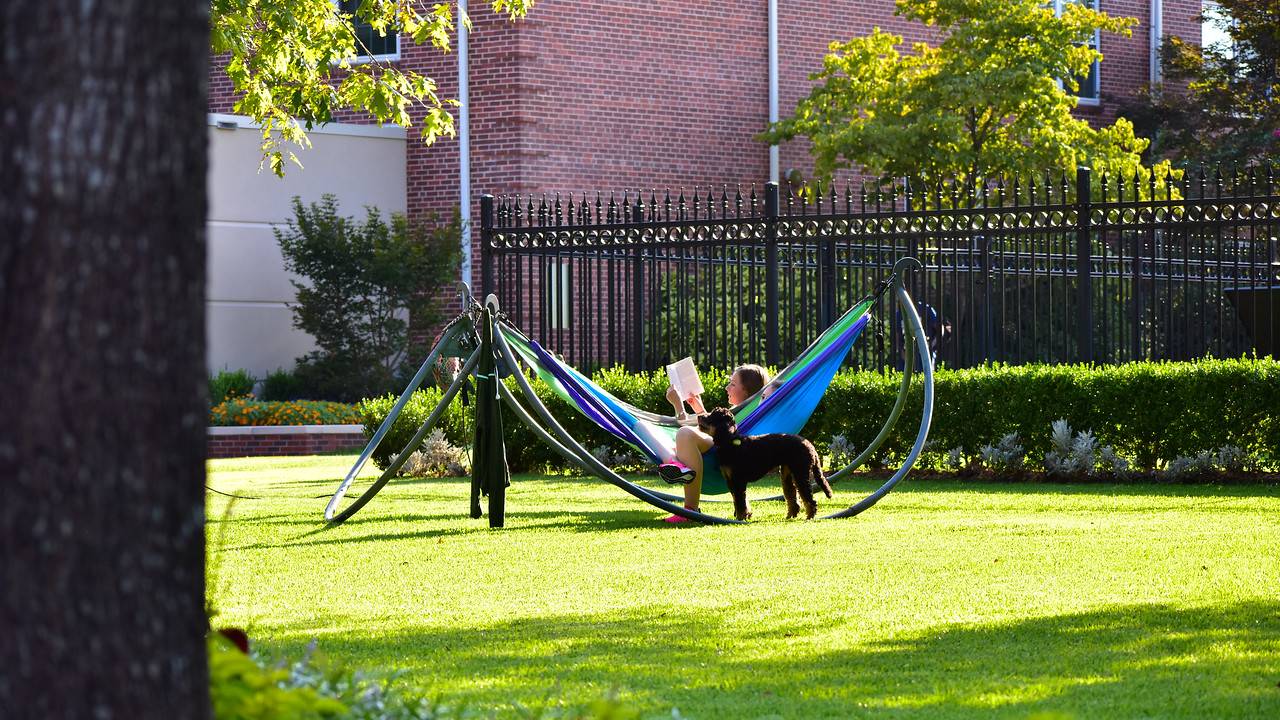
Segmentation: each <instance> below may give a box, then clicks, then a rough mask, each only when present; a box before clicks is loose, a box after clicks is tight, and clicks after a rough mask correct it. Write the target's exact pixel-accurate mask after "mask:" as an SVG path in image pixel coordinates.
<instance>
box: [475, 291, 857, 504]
mask: <svg viewBox="0 0 1280 720" xmlns="http://www.w3.org/2000/svg"><path fill="white" fill-rule="evenodd" d="M879 296H880V295H879V293H877V294H876V295H873V296H868V297H866V298H864V299H863V300H861V301H860V302H858V304H856V305H854V306H853V307H852V308H850V309H849V310H848V311H846V312H845V313H844V315H841V316H840V317H839V318H838V319H837V320H836V321H835V322H834V323H832V324H831V326H830V327H829V328H827V329H826V330H825V331H824V332H823V333H822V334H821V335H819V336H818V338H817V339H816V340H814V341H813V343H812V344H810V345H809V347H808V348H806V349H805V351H804V352H802V353H801V354H800V356H799V357H797V358H796V359H795V360H794V361H792V363H791V364H790V365H788V366H787V367H786V368H784V369H783V370H782V371H781V372H779V373H778V376H777V378H776V379H775V380H773V381H772V382H771V383H770V384H769V385H768V386H766V388H767V389H770V390H771V392H770V393H769V394H768V395H767V396H765V391H764V389H762V390H761V391H760V392H757V393H756V394H755V395H753V396H752V397H750V398H749V399H747V400H746V401H745V402H743V403H742V404H741V405H739V406H738V407H736V408H733V413H734V417H735V419H736V420H737V422H738V429H739V431H740V432H742V433H743V434H747V435H763V434H767V433H798V432H800V430H801V429H803V428H804V426H805V423H807V422H808V421H809V417H810V416H812V415H813V412H814V410H816V409H817V407H818V403H819V402H820V401H821V400H822V396H823V395H824V394H825V393H826V390H827V387H828V386H829V385H830V384H831V380H832V378H834V377H835V374H836V371H838V370H839V369H840V365H841V364H842V362H843V360H844V357H845V356H846V355H847V354H848V353H849V351H850V349H851V348H852V347H853V344H854V342H856V341H857V339H858V336H859V335H860V334H861V333H862V331H863V329H865V328H866V326H867V323H868V321H869V320H870V317H871V309H872V308H873V307H874V306H875V303H876V300H877V299H878V298H879ZM499 331H500V332H501V333H502V334H503V337H504V338H505V339H506V341H507V343H508V344H509V345H510V346H511V348H512V349H513V350H514V351H515V352H516V354H517V355H518V356H519V357H520V358H521V359H522V360H523V361H524V362H525V363H526V364H527V365H529V367H531V368H533V369H534V371H535V372H536V373H537V374H538V377H539V378H540V379H541V380H542V381H543V382H545V383H546V384H547V385H548V386H550V387H551V388H552V390H553V391H554V392H555V393H556V394H557V395H559V396H560V397H561V398H562V399H564V401H565V402H567V403H569V404H570V405H571V406H572V407H574V408H575V409H576V410H578V412H580V413H582V414H583V415H585V416H586V417H587V418H589V419H590V420H592V421H593V422H595V423H596V424H597V425H599V426H600V427H601V428H603V429H604V430H605V431H606V432H608V433H609V434H611V435H613V436H614V437H616V438H618V439H619V440H622V441H623V442H625V443H627V444H628V445H630V446H632V447H634V448H635V449H636V450H639V451H640V452H641V453H643V454H644V456H645V457H646V459H648V461H649V462H650V463H652V464H654V465H657V464H659V463H662V462H667V461H668V460H671V459H673V458H674V457H675V436H676V431H677V430H678V429H679V427H680V424H679V422H678V421H677V420H676V418H674V417H670V416H664V415H657V414H654V413H649V412H645V411H643V410H640V409H639V408H636V407H635V406H633V405H630V404H628V403H626V402H623V401H622V400H619V399H618V398H617V397H614V396H613V395H611V394H610V393H609V392H608V391H606V390H605V389H604V388H602V387H600V386H599V385H598V384H596V383H595V382H593V381H592V380H591V379H590V378H588V377H586V376H585V375H583V374H582V373H580V372H578V371H577V370H575V369H574V368H573V367H571V366H569V365H567V364H566V363H564V362H561V361H560V360H559V359H557V358H556V357H555V356H553V355H552V354H551V353H549V352H547V351H546V349H545V348H543V347H542V346H541V345H539V344H538V343H537V341H535V340H531V339H529V338H527V337H526V336H524V335H523V334H522V333H521V332H520V331H519V330H517V329H515V328H513V327H511V326H509V325H507V324H505V323H502V324H499ZM702 492H703V494H707V495H717V494H721V493H725V492H728V486H727V485H726V483H725V481H724V477H723V475H721V473H720V466H719V463H718V462H717V461H716V457H715V450H714V449H713V450H711V451H708V452H706V453H704V454H703V470H702Z"/></svg>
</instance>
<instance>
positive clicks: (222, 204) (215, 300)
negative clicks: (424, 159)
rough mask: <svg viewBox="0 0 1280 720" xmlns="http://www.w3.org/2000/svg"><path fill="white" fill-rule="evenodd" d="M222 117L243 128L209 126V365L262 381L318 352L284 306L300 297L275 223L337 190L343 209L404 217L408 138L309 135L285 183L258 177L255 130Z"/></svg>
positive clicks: (342, 131) (389, 132) (390, 131)
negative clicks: (295, 203)
mask: <svg viewBox="0 0 1280 720" xmlns="http://www.w3.org/2000/svg"><path fill="white" fill-rule="evenodd" d="M215 118H216V119H218V120H220V121H229V122H231V123H233V124H239V125H241V126H242V127H239V128H238V129H234V130H227V129H222V128H219V127H215V126H213V125H212V124H211V125H210V127H209V185H208V187H209V222H208V224H207V229H208V289H207V291H206V292H207V320H208V338H207V339H208V366H209V369H210V370H211V371H214V372H216V371H218V370H222V369H224V368H229V369H232V370H234V369H237V368H245V369H247V370H249V371H250V372H252V373H254V374H255V375H258V376H262V375H263V374H265V373H267V372H270V371H272V370H275V369H276V368H278V367H280V368H285V369H289V368H292V367H293V362H294V360H295V359H296V358H297V357H299V356H300V355H304V354H306V353H307V352H308V351H310V350H312V349H313V348H314V347H315V343H314V341H313V340H312V338H311V337H310V336H309V335H307V334H305V333H302V332H300V331H298V330H295V329H294V328H293V322H292V316H291V314H290V311H289V309H288V308H287V307H286V306H285V303H286V302H292V300H293V298H294V290H293V286H292V285H291V284H290V283H289V277H290V276H289V274H288V273H286V272H285V270H284V262H283V260H282V259H281V256H280V249H279V247H278V245H277V244H276V240H275V236H274V234H273V233H272V226H273V225H275V224H283V223H285V222H287V221H288V220H289V219H290V218H291V217H292V215H293V212H292V198H293V197H294V196H295V195H297V196H299V197H301V198H302V200H303V201H304V202H312V201H316V200H319V199H320V196H321V195H323V194H325V193H332V194H334V195H337V196H338V203H339V210H340V212H342V213H343V214H346V215H354V216H357V217H359V216H360V215H361V214H362V213H363V207H364V206H365V205H373V206H375V207H377V208H379V209H380V210H382V211H383V213H384V215H385V214H386V213H390V212H404V211H405V208H406V192H405V139H404V137H403V131H398V130H396V129H394V128H387V129H379V128H368V127H353V126H331V127H330V128H329V129H328V130H326V131H319V132H313V133H311V142H312V148H311V149H310V150H305V151H300V152H299V158H300V159H301V160H302V163H303V164H304V165H305V168H298V167H297V166H293V165H290V166H289V168H288V172H287V174H286V176H285V177H284V178H283V179H281V178H277V177H276V176H275V175H273V174H271V172H270V171H264V172H258V159H259V150H258V145H259V143H260V141H261V136H260V135H259V131H258V130H257V129H256V128H252V127H247V126H246V125H247V124H248V123H247V121H246V120H244V119H243V118H230V117H229V116H215ZM213 119H214V118H211V120H213ZM365 134H373V135H374V136H373V137H367V136H365Z"/></svg>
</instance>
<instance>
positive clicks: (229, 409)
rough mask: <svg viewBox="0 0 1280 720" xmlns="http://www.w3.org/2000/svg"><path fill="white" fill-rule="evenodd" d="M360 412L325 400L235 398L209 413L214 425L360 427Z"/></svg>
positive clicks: (342, 404) (343, 404)
mask: <svg viewBox="0 0 1280 720" xmlns="http://www.w3.org/2000/svg"><path fill="white" fill-rule="evenodd" d="M360 421H361V417H360V414H359V413H358V412H357V411H356V409H355V408H354V407H353V406H351V405H348V404H346V403H336V402H324V401H321V400H294V401H292V402H274V401H267V400H253V399H235V400H228V401H226V402H224V403H221V404H219V405H215V406H214V407H213V408H212V409H211V410H209V424H210V425H219V426H226V425H358V424H359V423H360Z"/></svg>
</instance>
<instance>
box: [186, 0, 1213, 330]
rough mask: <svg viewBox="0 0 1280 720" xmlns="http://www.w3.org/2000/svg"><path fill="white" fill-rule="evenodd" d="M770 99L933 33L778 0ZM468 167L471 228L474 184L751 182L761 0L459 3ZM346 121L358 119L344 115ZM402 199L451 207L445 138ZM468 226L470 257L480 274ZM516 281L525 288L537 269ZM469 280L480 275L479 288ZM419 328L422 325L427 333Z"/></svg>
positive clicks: (1143, 55)
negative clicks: (840, 51)
mask: <svg viewBox="0 0 1280 720" xmlns="http://www.w3.org/2000/svg"><path fill="white" fill-rule="evenodd" d="M779 7H780V9H779V45H780V56H779V64H780V73H781V82H780V89H781V98H780V108H779V110H780V113H781V115H782V117H786V116H787V115H788V114H789V112H790V111H791V110H792V109H794V107H795V104H796V102H797V101H798V100H799V99H800V98H802V97H804V96H805V95H807V94H808V92H809V89H810V88H811V87H812V81H810V80H809V79H808V76H809V75H810V74H811V73H812V72H814V71H815V70H816V69H817V68H818V67H819V66H820V62H821V58H822V56H823V55H824V54H825V53H826V50H827V46H828V44H829V43H830V42H831V41H832V40H835V39H848V38H851V37H853V36H855V35H860V34H865V33H867V32H869V31H870V30H871V28H872V27H875V26H878V27H880V28H882V29H884V30H887V31H890V32H895V33H898V34H901V35H904V36H905V39H906V41H907V42H911V41H916V40H931V39H935V38H931V37H928V35H929V33H928V32H927V31H926V30H925V29H923V28H922V27H921V26H920V25H918V24H915V23H908V22H905V21H903V20H902V19H900V18H898V17H896V16H894V15H893V7H894V3H893V0H781V2H780V3H779ZM1199 7H1200V3H1199V0H1166V1H1165V3H1164V8H1165V19H1164V29H1165V33H1166V34H1178V35H1181V36H1183V37H1184V38H1186V39H1188V40H1197V41H1198V38H1199V25H1198V23H1197V21H1196V19H1195V16H1196V15H1197V14H1198V12H1199ZM1102 9H1103V10H1104V11H1106V12H1108V13H1110V14H1113V15H1124V16H1130V17H1136V18H1137V19H1138V20H1139V23H1138V24H1137V25H1136V26H1135V27H1134V29H1133V36H1132V37H1130V38H1120V37H1117V36H1114V35H1107V34H1104V35H1103V36H1102V38H1101V48H1100V49H1101V50H1102V52H1103V53H1104V55H1105V56H1106V58H1105V60H1104V61H1103V63H1102V67H1101V90H1102V94H1103V104H1102V105H1101V106H1100V107H1093V108H1087V107H1082V109H1081V110H1079V111H1078V112H1079V114H1080V115H1081V116H1082V117H1086V118H1089V120H1090V121H1091V122H1095V123H1099V124H1107V123H1110V122H1111V121H1113V120H1114V116H1115V112H1114V103H1113V102H1112V101H1110V100H1109V99H1108V98H1109V96H1116V95H1123V94H1125V93H1126V91H1127V89H1129V88H1134V87H1137V86H1139V85H1142V84H1144V83H1146V82H1147V79H1148V77H1149V67H1148V44H1149V40H1148V37H1149V23H1150V16H1149V12H1150V2H1149V0H1103V2H1102ZM472 16H473V17H472V20H473V23H474V29H473V32H472V34H471V36H470V42H471V51H470V61H471V102H472V107H471V153H472V162H471V165H472V167H471V179H472V180H471V181H472V197H473V207H472V216H473V218H474V222H475V225H476V227H477V229H478V225H479V221H480V218H479V206H478V203H479V201H478V198H479V196H480V195H481V194H482V193H486V192H488V193H492V194H495V195H503V194H513V193H542V192H557V191H559V192H562V193H570V192H574V193H581V192H582V191H583V190H597V189H603V190H606V191H607V190H611V189H612V190H622V189H624V188H653V187H671V188H679V187H681V186H684V187H686V188H692V187H694V186H702V187H704V188H705V187H707V186H719V185H720V184H722V183H727V184H730V185H732V184H735V183H742V184H744V185H750V184H751V183H762V182H764V181H765V180H766V179H767V174H768V149H767V148H766V147H765V146H764V145H762V144H760V143H758V142H756V141H755V140H753V139H752V136H753V135H754V134H756V133H758V132H759V131H761V130H762V129H764V127H765V124H766V121H767V119H768V84H767V83H768V64H767V61H768V55H767V53H768V47H767V3H766V2H765V1H764V0H760V2H756V3H705V2H700V3H695V2H679V3H677V2H665V3H653V2H651V1H649V0H608V1H605V0H573V1H571V0H540V2H538V3H537V4H536V5H535V7H534V9H533V11H532V12H531V13H530V14H529V16H528V17H527V18H526V19H524V20H522V21H520V22H517V23H511V22H509V21H508V20H506V19H505V18H504V17H500V16H497V15H495V14H494V13H492V12H490V11H489V10H488V8H487V6H486V5H485V4H483V3H476V4H475V7H473V8H472ZM400 64H401V65H402V66H404V67H410V68H414V69H416V70H418V71H420V72H423V73H425V74H426V75H428V76H430V77H432V78H434V79H435V80H436V82H437V83H438V84H439V85H438V91H439V93H440V95H441V97H445V98H450V97H456V95H457V58H456V55H442V54H440V53H439V52H437V51H435V50H434V49H432V48H430V47H418V46H415V45H413V44H412V43H408V42H402V43H401V60H400ZM221 65H222V64H221V62H219V60H218V59H217V58H215V61H214V63H213V69H212V71H211V73H212V75H211V79H210V101H209V106H210V110H211V111H215V112H230V110H231V98H230V94H229V93H230V90H229V84H228V83H227V81H226V79H225V76H224V75H223V73H222V72H221ZM343 119H344V120H346V121H348V122H362V120H360V119H359V118H357V117H356V116H354V115H351V114H346V115H344V116H343ZM406 155H407V157H406V162H407V165H408V185H409V188H408V198H407V201H408V202H407V204H408V208H409V212H410V214H411V215H413V216H422V215H423V214H425V213H430V212H438V213H444V214H447V213H449V212H451V211H452V210H453V209H454V208H456V207H457V205H458V202H459V198H458V145H457V142H456V141H455V140H452V139H442V140H440V141H438V142H437V143H436V144H435V145H433V146H431V147H427V146H424V145H422V144H421V143H419V142H417V140H416V134H415V133H414V132H413V131H411V132H410V142H409V143H408V150H407V153H406ZM780 156H781V157H780V168H781V169H782V170H783V171H784V172H785V171H786V170H787V169H788V168H797V169H799V170H800V171H801V172H802V173H803V174H805V175H808V174H809V171H810V169H811V167H812V163H811V161H810V160H809V157H808V153H807V147H806V144H805V143H804V142H792V143H788V144H787V145H785V146H784V147H783V148H782V149H781V153H780ZM704 192H705V191H704ZM478 242H479V232H475V233H473V248H474V250H473V258H474V260H473V266H474V273H475V275H474V277H475V280H476V284H477V285H478V284H479V280H480V258H481V254H480V250H479V245H478ZM532 282H533V283H534V285H533V286H531V287H529V288H527V289H528V290H530V291H531V292H532V294H531V296H533V297H537V296H538V295H539V293H538V292H537V288H536V283H537V279H536V278H535V279H534V280H533V281H532ZM477 289H478V288H477ZM428 335H429V333H428Z"/></svg>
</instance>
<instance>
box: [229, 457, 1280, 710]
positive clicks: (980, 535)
mask: <svg viewBox="0 0 1280 720" xmlns="http://www.w3.org/2000/svg"><path fill="white" fill-rule="evenodd" d="M351 460H352V458H350V457H346V456H327V457H312V458H289V459H266V458H261V459H246V460H221V461H212V462H210V479H209V482H210V484H211V485H212V486H213V487H214V488H216V489H218V490H221V491H225V492H233V493H239V494H243V495H250V496H255V497H260V498H261V499H252V500H235V501H232V500H230V499H228V498H226V497H222V496H219V495H210V500H209V521H210V522H209V538H210V567H211V574H210V596H211V599H212V602H213V604H214V606H215V608H216V610H217V611H218V612H219V617H218V618H217V620H216V621H215V622H216V624H219V625H240V626H245V627H247V628H248V629H249V631H250V634H251V636H252V637H253V638H254V640H255V641H256V642H258V643H259V644H261V645H263V646H265V647H268V648H270V649H272V650H275V651H280V652H285V653H294V654H296V653H300V652H301V651H302V650H303V648H304V647H305V646H306V644H307V643H308V642H309V641H310V640H311V639H312V638H318V639H319V647H320V648H321V649H322V650H323V651H324V652H325V653H326V654H327V655H328V656H329V657H330V658H332V659H335V660H337V661H340V662H343V663H346V664H349V665H352V666H356V667H365V668H378V669H395V668H399V669H404V670H406V671H407V676H408V678H409V679H410V680H411V681H412V682H414V683H416V684H418V685H420V686H422V687H423V688H425V689H426V690H428V691H429V692H430V693H432V694H433V695H434V696H437V697H439V698H441V699H444V700H446V701H450V702H453V703H459V702H462V703H466V704H467V705H469V706H472V707H476V708H492V709H493V710H495V711H496V712H498V714H499V715H500V716H503V715H514V716H519V715H518V713H517V712H516V711H515V710H513V707H514V706H515V704H516V703H524V704H530V703H535V704H536V703H537V702H538V701H539V700H541V699H543V698H546V697H547V696H548V695H552V696H554V697H558V698H563V699H565V700H566V701H568V702H571V703H574V702H587V701H590V700H593V699H596V698H599V697H602V696H604V695H605V694H607V693H609V692H611V691H614V690H616V691H617V693H618V694H619V696H620V697H621V698H623V699H624V700H625V701H627V702H628V703H631V704H633V705H634V706H636V707H638V708H639V709H640V710H641V711H642V712H643V713H644V714H645V715H646V716H647V717H668V718H669V717H671V716H672V709H673V708H674V709H678V710H679V712H680V713H681V714H682V715H683V716H685V717H690V718H698V719H699V720H706V719H709V718H770V717H781V718H817V717H830V718H837V717H903V718H948V717H1012V718H1024V717H1031V716H1043V717H1074V718H1097V717H1115V718H1130V717H1159V718H1207V717H1214V718H1227V717H1240V718H1255V717H1280V686H1278V684H1280V596H1278V595H1277V588H1280V489H1277V488H1274V487H1228V488H1219V487H1204V486H1155V485H1146V486H1130V487H1125V486H1110V485H1088V486H1065V485H1047V484H1037V485H1018V484H995V483H984V484H978V483H967V484H966V483H957V482H913V481H908V482H907V483H904V486H903V487H902V488H901V490H900V491H898V492H895V493H893V494H891V495H889V496H888V498H886V499H885V500H884V501H882V502H881V504H880V505H878V506H876V507H875V508H874V509H872V510H871V511H869V512H867V513H866V514H864V515H862V516H860V517H858V518H856V519H852V520H844V521H829V522H807V523H806V522H798V521H789V522H788V521H784V520H783V519H782V507H781V506H780V504H758V505H757V507H756V517H757V518H758V521H756V522H752V523H751V524H749V525H747V526H742V527H701V526H699V527H673V526H669V525H666V524H665V523H661V522H658V519H659V518H660V517H661V516H662V515H663V514H662V513H660V512H658V511H657V510H654V509H652V508H649V507H648V506H646V505H643V504H640V503H638V502H637V501H635V500H633V499H631V498H630V497H629V496H627V495H625V494H623V493H622V492H620V491H618V490H617V489H615V488H613V487H612V486H609V485H606V484H604V483H600V482H597V481H588V480H582V479H565V478H554V479H548V478H541V477H517V478H516V479H515V482H514V484H513V486H512V487H511V489H510V490H509V494H508V499H507V503H508V516H507V527H506V528H504V529H502V530H489V529H488V525H487V522H486V521H485V520H484V519H481V520H472V519H471V518H469V517H467V509H468V494H469V481H467V480H401V481H397V482H393V483H392V484H391V485H389V486H388V487H387V488H386V489H385V490H383V492H382V493H381V494H380V495H379V496H378V497H377V498H375V499H374V500H373V502H372V503H370V504H369V505H368V506H367V507H366V508H365V509H364V510H363V511H362V512H361V513H359V514H358V515H356V516H355V517H354V518H353V519H352V520H350V521H349V522H347V523H346V524H344V525H342V526H340V527H336V528H332V529H325V528H324V525H323V523H322V522H321V512H322V510H323V508H324V505H325V502H326V500H327V495H328V493H330V492H332V490H333V489H334V487H335V486H336V485H337V482H338V480H339V479H340V478H341V477H342V475H343V474H344V473H345V472H346V470H347V467H348V466H349V464H350V462H351ZM365 485H366V486H367V481H366V482H365ZM867 487H869V486H863V487H861V488H855V487H851V486H840V487H838V488H837V496H836V500H837V501H843V504H844V505H847V504H851V503H852V502H853V501H854V500H855V499H856V498H857V497H860V496H859V495H858V494H857V493H856V490H858V489H861V490H862V491H863V492H865V491H866V488H867ZM358 490H359V487H358V488H357V490H356V492H358ZM322 496H323V497H322ZM229 503H231V506H230V509H228V504H229ZM823 507H824V508H835V507H837V504H836V503H835V502H832V501H827V502H826V504H825V505H824V506H823Z"/></svg>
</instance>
